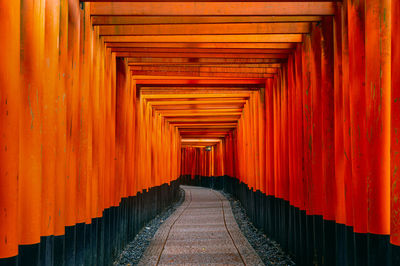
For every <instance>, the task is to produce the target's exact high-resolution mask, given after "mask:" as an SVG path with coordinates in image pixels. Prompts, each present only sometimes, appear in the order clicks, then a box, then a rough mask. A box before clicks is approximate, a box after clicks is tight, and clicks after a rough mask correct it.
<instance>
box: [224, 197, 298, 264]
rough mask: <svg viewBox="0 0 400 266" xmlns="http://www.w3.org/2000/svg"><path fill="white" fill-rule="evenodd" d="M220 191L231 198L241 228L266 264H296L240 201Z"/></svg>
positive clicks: (234, 214)
mask: <svg viewBox="0 0 400 266" xmlns="http://www.w3.org/2000/svg"><path fill="white" fill-rule="evenodd" d="M220 192H221V193H222V194H223V195H224V196H225V197H226V198H227V199H228V200H229V202H230V204H231V208H232V212H233V216H234V217H235V220H236V222H237V224H238V225H239V228H240V230H241V231H242V233H243V234H244V236H245V237H246V238H247V241H249V243H250V245H251V246H252V247H253V248H254V250H255V251H256V252H257V254H258V256H259V257H260V258H261V260H262V261H263V262H264V264H265V265H296V264H295V263H294V262H293V260H292V259H291V258H290V256H289V255H288V254H286V253H285V252H284V251H283V250H282V248H281V247H280V245H279V244H278V243H277V242H276V241H274V240H272V239H269V238H268V237H267V236H266V235H265V234H264V233H263V232H262V231H260V230H258V229H257V228H255V227H254V225H253V223H252V222H251V221H250V219H249V217H248V216H247V215H246V211H245V209H244V208H243V207H242V205H241V204H240V201H238V200H237V199H236V198H234V197H233V196H232V195H231V194H228V193H224V192H222V191H220Z"/></svg>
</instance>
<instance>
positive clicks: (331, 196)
mask: <svg viewBox="0 0 400 266" xmlns="http://www.w3.org/2000/svg"><path fill="white" fill-rule="evenodd" d="M333 23H334V22H333V18H331V17H326V18H324V19H323V20H322V22H321V102H320V105H321V109H322V178H323V192H324V195H323V197H325V200H324V202H323V217H324V219H326V220H328V221H335V218H336V216H335V210H334V209H333V208H332V206H335V205H336V189H337V188H336V180H335V113H334V109H335V108H334V99H335V91H334V77H335V70H334V63H335V61H334V39H333V38H334V28H333V27H334V26H333Z"/></svg>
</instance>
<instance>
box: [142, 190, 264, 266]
mask: <svg viewBox="0 0 400 266" xmlns="http://www.w3.org/2000/svg"><path fill="white" fill-rule="evenodd" d="M181 187H182V188H183V189H184V190H185V201H184V202H183V203H182V205H181V206H180V207H179V208H178V209H177V210H176V211H175V213H174V214H173V215H171V216H170V217H169V218H168V219H167V220H166V221H165V222H164V223H163V224H162V225H161V227H160V228H159V229H158V231H157V233H156V234H155V236H154V238H153V240H152V241H151V243H150V246H149V248H148V249H147V250H146V251H145V253H144V255H143V257H142V259H141V261H140V262H139V265H182V264H184V265H199V264H201V265H205V264H207V265H264V264H263V263H262V261H261V259H260V258H259V257H258V255H257V254H256V252H255V251H254V249H253V248H252V247H251V246H250V244H249V243H248V242H247V240H246V238H245V237H244V236H243V234H242V232H241V231H240V229H239V227H238V225H237V224H236V221H235V218H234V217H233V214H232V210H231V207H230V204H229V201H228V200H227V199H226V198H225V197H224V196H223V195H222V194H221V193H219V192H217V191H215V190H211V189H207V188H201V187H190V186H181Z"/></svg>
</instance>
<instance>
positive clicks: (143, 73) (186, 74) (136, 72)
mask: <svg viewBox="0 0 400 266" xmlns="http://www.w3.org/2000/svg"><path fill="white" fill-rule="evenodd" d="M131 73H132V75H134V76H171V77H172V76H174V77H187V78H191V77H211V78H212V77H215V78H272V77H273V76H274V74H259V73H225V72H172V71H145V70H133V71H131Z"/></svg>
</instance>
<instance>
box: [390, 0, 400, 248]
mask: <svg viewBox="0 0 400 266" xmlns="http://www.w3.org/2000/svg"><path fill="white" fill-rule="evenodd" d="M391 4H392V6H391V11H392V14H391V30H392V32H391V38H392V46H391V48H392V51H391V52H392V68H391V73H392V90H391V91H392V94H391V108H392V109H391V161H390V177H391V186H390V187H391V213H390V242H391V243H392V244H394V245H397V246H400V213H399V212H398V210H399V208H400V202H399V195H400V187H399V186H398V185H397V184H398V182H399V180H400V175H399V168H400V141H399V134H400V132H399V128H400V116H399V114H400V72H399V71H400V68H399V62H400V61H399V60H400V47H399V45H398V43H399V39H400V37H399V36H400V32H399V31H400V23H399V20H398V19H396V18H398V17H399V15H400V3H399V2H398V1H392V2H391Z"/></svg>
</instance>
